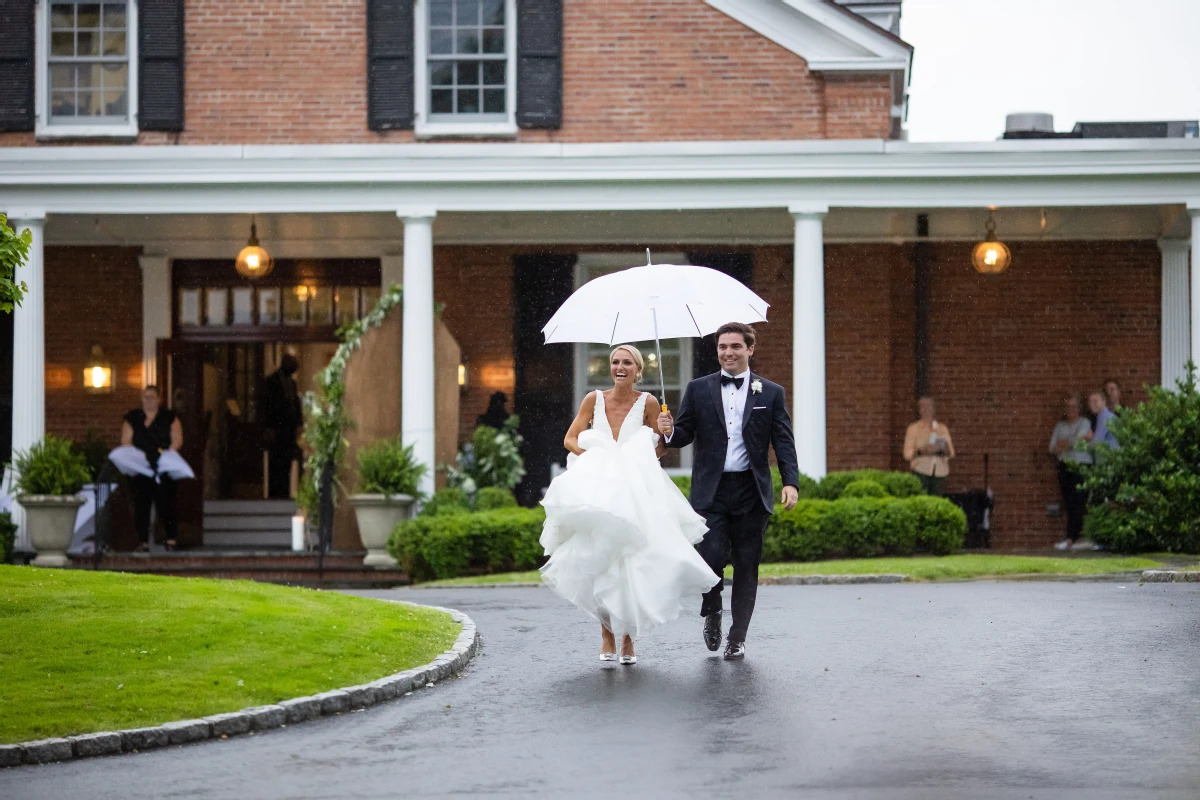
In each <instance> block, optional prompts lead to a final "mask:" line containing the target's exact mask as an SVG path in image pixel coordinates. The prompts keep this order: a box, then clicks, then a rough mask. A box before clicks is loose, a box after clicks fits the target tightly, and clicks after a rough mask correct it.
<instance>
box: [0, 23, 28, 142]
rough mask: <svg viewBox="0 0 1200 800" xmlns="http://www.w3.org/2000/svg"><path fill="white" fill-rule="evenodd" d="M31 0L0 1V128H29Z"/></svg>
mask: <svg viewBox="0 0 1200 800" xmlns="http://www.w3.org/2000/svg"><path fill="white" fill-rule="evenodd" d="M33 7H34V6H33V0H0V131H31V130H33V120H34V110H33V73H34V64H33V60H34V47H33V37H34V32H35V26H34V21H33Z"/></svg>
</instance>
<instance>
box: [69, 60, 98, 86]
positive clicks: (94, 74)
mask: <svg viewBox="0 0 1200 800" xmlns="http://www.w3.org/2000/svg"><path fill="white" fill-rule="evenodd" d="M75 85H76V86H78V87H79V88H80V89H91V88H92V87H93V86H94V87H95V88H97V89H99V88H100V65H99V64H79V65H77V66H76V67H75Z"/></svg>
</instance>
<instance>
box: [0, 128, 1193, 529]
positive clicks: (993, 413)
mask: <svg viewBox="0 0 1200 800" xmlns="http://www.w3.org/2000/svg"><path fill="white" fill-rule="evenodd" d="M81 150H82V149H81ZM81 150H62V151H57V152H47V151H34V152H30V151H28V150H22V151H15V150H6V151H0V161H4V162H5V170H4V173H3V176H2V177H0V182H3V183H4V184H6V185H5V192H4V195H5V198H6V199H5V204H6V206H7V208H6V209H5V210H6V211H7V213H8V214H9V218H10V224H12V225H13V226H14V227H18V228H20V227H28V228H30V229H31V230H32V231H33V232H34V247H33V252H32V257H31V259H30V263H29V264H28V265H27V266H26V267H25V268H23V270H22V273H23V274H22V275H21V277H22V278H23V279H24V280H25V281H26V282H27V283H28V284H29V285H30V294H29V296H28V298H27V300H26V302H25V304H24V306H23V307H22V308H21V309H19V310H18V311H17V312H16V313H15V314H14V316H13V325H14V328H13V383H12V386H13V393H12V398H13V411H12V442H13V446H14V447H15V448H16V449H25V448H27V447H28V446H29V445H30V444H32V443H33V442H35V441H36V440H37V439H38V438H40V437H41V435H43V433H44V432H46V431H50V432H52V433H58V434H60V435H71V436H72V438H77V437H79V436H80V435H81V434H82V433H83V431H84V430H86V427H89V426H90V427H95V428H96V429H97V430H104V429H105V426H108V421H109V420H112V419H114V417H113V414H114V413H117V414H118V415H119V413H120V412H115V409H116V407H117V406H119V405H121V404H124V405H127V406H129V407H132V406H133V405H135V404H136V401H135V400H133V399H131V398H134V397H135V395H136V391H137V390H138V389H140V388H141V386H144V385H147V384H149V383H155V382H159V381H161V376H159V375H158V372H159V370H160V369H161V367H160V366H159V364H160V359H159V354H160V349H161V345H160V342H161V341H162V340H177V339H179V338H181V335H180V334H181V322H180V318H179V311H180V308H181V301H180V295H179V292H180V291H182V290H183V289H186V288H187V287H186V286H183V285H182V284H181V283H180V275H181V274H182V272H183V271H184V270H182V268H181V267H182V265H186V264H189V263H191V264H194V263H199V262H201V261H206V260H207V261H215V262H222V261H223V262H225V263H227V265H228V270H229V272H231V273H232V259H233V255H234V254H236V253H237V251H238V249H239V248H240V247H242V246H243V245H244V243H245V238H246V235H247V230H248V223H249V215H250V214H254V215H255V217H256V220H257V224H258V233H259V237H260V239H261V240H262V242H263V244H264V245H265V246H266V247H267V248H268V249H269V250H270V252H271V254H272V255H273V256H274V257H275V258H276V259H281V260H287V259H292V260H296V261H306V262H313V263H315V262H323V263H325V264H327V265H328V269H329V270H332V271H333V277H331V278H330V281H331V286H336V285H338V284H339V282H343V283H344V281H342V279H341V278H339V277H338V272H337V271H338V270H339V269H340V270H342V273H341V274H342V275H349V274H350V273H351V272H353V271H354V269H357V268H351V267H349V266H347V265H349V264H352V263H362V264H367V265H373V266H370V267H369V269H374V270H377V271H376V272H373V273H372V275H373V276H377V277H372V278H370V279H368V280H365V281H360V283H363V284H364V285H363V286H361V287H357V288H358V290H359V291H360V292H363V291H366V290H368V289H369V288H370V287H369V286H367V283H369V282H370V280H374V281H375V285H376V286H387V285H390V284H391V283H398V284H401V285H403V287H404V290H405V295H404V304H403V315H402V322H401V323H400V324H401V326H402V329H403V331H402V339H401V340H402V342H403V353H402V357H400V358H399V359H398V360H397V363H396V365H395V369H396V371H397V372H398V374H399V390H398V391H399V395H400V397H399V398H389V397H386V396H385V397H381V400H380V401H381V402H390V401H391V400H393V399H394V400H398V403H397V405H399V406H401V407H402V408H403V415H402V419H401V427H402V431H403V436H404V439H405V441H406V442H408V443H411V444H413V445H414V447H415V449H416V453H417V455H418V457H419V458H420V460H421V461H423V462H424V463H428V464H438V463H441V462H443V461H444V460H445V459H444V456H443V457H440V458H439V455H438V454H435V447H436V434H435V431H436V430H437V428H438V427H439V424H440V425H442V426H445V425H446V421H445V420H439V419H438V418H437V417H438V415H437V403H436V401H435V392H434V386H435V383H436V381H435V377H434V376H435V372H434V370H435V363H436V358H435V355H434V341H435V337H434V331H435V325H436V322H435V306H438V307H441V308H442V309H443V310H442V311H441V317H440V318H441V321H442V322H443V323H444V325H445V327H446V329H447V330H448V331H449V333H450V334H451V335H452V336H453V338H454V339H455V340H456V341H457V343H458V345H459V346H460V347H461V353H462V360H461V363H462V366H463V374H462V387H461V390H460V395H459V405H460V411H459V413H458V415H457V417H458V418H457V419H456V420H454V421H453V425H454V426H456V427H457V429H458V433H459V438H460V439H465V438H466V437H467V436H469V435H470V432H471V430H473V428H474V426H475V422H476V418H477V417H478V416H479V415H480V414H482V413H483V412H484V410H485V408H486V406H487V404H488V401H489V399H490V398H491V396H492V395H493V394H494V393H495V392H504V393H505V395H506V396H507V397H508V399H509V406H508V410H509V411H514V412H516V413H519V414H521V416H522V429H523V431H524V432H525V435H526V437H527V446H528V450H527V452H526V460H527V465H528V468H529V471H530V477H529V480H528V481H527V483H526V485H525V486H524V487H523V489H524V491H523V492H522V494H523V498H524V499H525V500H526V501H529V502H532V501H536V499H537V497H538V496H539V492H540V489H541V488H542V487H543V486H544V485H545V484H546V483H547V482H548V480H549V476H550V471H551V464H553V463H555V462H558V461H560V460H561V458H562V451H561V447H560V445H561V437H562V431H563V430H564V429H565V427H566V425H567V423H568V422H569V420H570V417H571V415H572V413H573V411H574V409H575V408H576V407H577V404H578V402H579V400H580V399H581V397H582V395H583V393H585V392H586V391H587V390H588V389H589V388H590V387H591V384H592V383H593V382H595V381H602V380H603V377H604V376H603V374H599V375H597V374H595V373H596V370H594V369H590V367H593V366H594V365H593V364H592V361H593V359H594V358H595V357H596V353H593V352H591V351H590V350H589V349H588V348H587V347H585V346H575V347H571V346H556V347H544V346H543V345H542V344H541V337H540V334H539V333H538V331H539V330H540V327H541V325H542V323H544V321H545V319H546V318H547V317H548V316H549V314H550V313H551V312H552V311H553V309H554V307H556V305H557V303H558V302H561V299H563V298H564V297H565V295H566V294H569V293H570V291H571V290H573V288H574V287H575V286H576V285H578V284H579V283H580V282H582V281H584V280H586V279H588V278H589V277H591V276H594V275H595V274H597V273H598V272H601V271H605V270H608V269H614V268H620V267H622V266H630V265H634V264H638V263H643V259H644V252H645V248H647V247H649V248H651V250H652V253H653V254H654V257H655V260H656V261H658V260H662V261H666V260H672V261H680V260H687V261H688V262H690V263H697V264H705V265H707V266H712V267H714V268H718V269H722V270H725V271H728V272H731V274H735V275H736V276H737V277H739V278H740V279H742V280H745V281H746V282H748V283H749V284H750V285H751V286H752V287H753V288H754V289H755V291H757V292H758V293H759V294H761V295H762V296H763V297H764V298H765V299H767V301H768V302H770V303H771V304H772V309H771V314H770V319H771V323H770V324H769V325H767V326H765V329H764V330H763V331H762V332H761V336H762V343H761V345H760V347H759V350H758V352H757V354H756V357H755V363H754V368H755V369H756V371H758V372H760V373H762V374H763V375H765V376H767V377H769V378H771V379H773V380H775V381H777V382H779V383H781V384H783V385H784V386H785V387H786V388H787V389H788V391H789V392H790V393H791V397H790V402H791V406H792V410H793V425H794V428H795V430H796V437H797V443H798V447H799V451H800V460H801V470H802V471H804V472H805V473H806V474H809V475H810V476H813V477H819V476H820V475H823V474H824V473H825V472H826V471H827V470H831V469H849V468H858V467H877V468H901V469H902V468H904V466H905V465H904V464H903V461H902V459H901V456H900V450H901V443H902V441H903V434H904V428H905V426H906V425H907V423H908V422H909V421H910V420H911V419H912V417H913V414H914V411H913V405H914V401H915V399H916V397H917V396H919V395H921V394H925V393H929V394H932V395H933V396H934V397H935V398H936V400H937V403H938V414H937V416H938V418H939V419H940V420H942V421H943V422H945V424H947V425H948V426H950V427H951V428H952V429H953V431H954V437H955V441H956V444H957V446H958V450H959V458H958V459H957V460H956V461H955V463H954V466H953V472H952V475H951V480H950V485H949V488H950V490H952V491H957V490H960V489H965V488H978V487H982V485H983V482H984V479H985V478H984V463H985V461H984V457H985V455H986V456H987V463H988V465H989V466H988V475H987V480H988V483H989V484H990V487H991V488H992V489H993V490H994V491H995V493H996V498H997V500H996V503H997V508H996V515H995V517H994V519H993V534H994V535H993V542H994V545H995V546H997V547H1036V546H1044V545H1045V544H1048V543H1049V542H1051V541H1053V540H1054V539H1055V538H1057V536H1058V525H1059V524H1060V523H1059V521H1058V520H1056V519H1054V518H1052V517H1048V516H1047V506H1048V505H1051V504H1054V503H1056V502H1057V490H1056V487H1055V485H1054V479H1053V465H1052V463H1051V462H1050V459H1049V456H1048V454H1046V440H1047V439H1048V437H1049V430H1050V428H1051V427H1052V426H1053V424H1054V422H1055V421H1056V419H1057V409H1059V408H1060V407H1061V400H1062V397H1063V396H1064V395H1065V394H1066V393H1069V392H1079V391H1084V390H1088V389H1091V388H1096V387H1098V386H1099V384H1101V383H1102V382H1103V381H1104V380H1107V379H1109V378H1116V379H1118V380H1119V381H1120V382H1121V383H1122V385H1123V386H1124V388H1125V390H1126V395H1125V402H1126V403H1136V402H1137V401H1138V400H1139V399H1141V397H1142V396H1143V395H1142V392H1141V387H1142V385H1143V384H1156V383H1159V382H1169V381H1171V380H1173V379H1174V378H1175V377H1177V376H1179V375H1180V374H1182V371H1183V365H1184V363H1185V362H1186V361H1187V359H1188V357H1189V355H1190V353H1191V352H1192V351H1193V348H1194V347H1196V346H1198V343H1195V342H1194V336H1195V335H1196V334H1197V332H1200V326H1196V325H1193V324H1192V321H1191V317H1192V311H1191V309H1193V308H1195V307H1197V303H1196V302H1189V291H1190V290H1189V286H1190V287H1196V286H1197V285H1198V282H1197V281H1196V280H1195V279H1194V276H1193V277H1192V279H1189V270H1190V267H1189V257H1188V253H1189V249H1190V246H1191V242H1192V241H1193V240H1195V239H1196V237H1197V236H1198V235H1200V148H1198V147H1196V146H1195V143H1193V142H1189V141H1187V140H1177V141H1136V142H1134V141H1106V142H1098V141H1089V142H1069V141H1039V142H1011V141H1010V142H997V143H987V144H978V145H954V146H949V145H946V146H937V145H911V144H906V143H897V142H838V143H832V142H828V143H826V142H790V143H746V144H737V145H730V144H721V145H708V144H684V145H680V144H671V145H605V146H586V145H563V146H557V145H448V146H439V147H435V148H430V147H428V146H421V145H411V146H408V145H402V146H379V147H376V146H361V147H360V146H354V147H340V146H339V147H335V146H329V147H298V148H297V147H216V148H165V147H164V148H153V147H139V148H88V149H87V150H86V152H81ZM993 207H994V208H995V211H994V219H995V223H996V229H997V234H998V236H999V238H1000V239H1001V240H1002V241H1004V242H1006V243H1007V244H1008V245H1009V246H1010V247H1011V248H1012V252H1013V265H1012V267H1010V269H1009V270H1007V271H1006V272H1005V273H1003V274H1001V275H996V276H986V275H979V274H977V273H976V272H975V271H974V270H973V269H972V267H971V264H970V249H971V247H972V246H973V245H974V243H975V242H977V241H979V240H980V239H981V238H982V237H983V233H984V230H985V226H986V222H987V219H988V213H989V211H988V209H989V208H993ZM338 265H341V266H340V267H339V266H338ZM363 269H368V268H367V267H364V268H363ZM364 274H365V273H364ZM114 283H115V284H116V285H118V286H120V287H122V288H121V291H120V292H119V295H120V296H121V297H123V298H124V299H123V300H122V301H121V302H115V301H114V302H115V304H114V305H110V306H108V307H107V308H106V307H105V305H104V302H103V301H102V300H101V298H103V297H105V296H107V295H105V294H104V289H105V287H108V288H111V287H112V286H113V285H114ZM300 285H304V283H303V281H298V282H297V286H300ZM355 285H356V286H357V284H355ZM361 296H368V295H361V294H360V297H361ZM360 302H362V301H360ZM253 307H254V308H258V307H259V306H258V305H257V303H256V302H255V303H254V305H253ZM118 308H121V309H125V311H124V312H119V311H117V309H118ZM227 313H231V312H227ZM335 313H336V312H335ZM85 323H86V324H85ZM94 339H102V340H103V341H99V342H97V341H92V340H94ZM109 341H111V342H114V344H113V345H108V344H105V342H109ZM117 342H119V343H120V344H115V343H117ZM94 343H101V344H105V349H106V350H108V351H109V356H110V358H111V359H112V361H113V366H114V373H115V374H116V376H117V380H118V390H117V391H115V392H114V395H113V398H114V399H112V400H108V399H105V400H104V402H103V403H101V402H99V401H97V400H96V399H95V398H94V397H93V396H88V395H83V394H82V387H80V386H78V383H79V380H78V375H79V374H80V371H81V368H82V365H83V361H84V360H85V359H86V358H87V352H88V348H89V347H90V345H91V344H94ZM706 358H707V354H706V351H705V344H704V343H703V342H700V341H697V342H682V343H675V344H674V345H672V346H671V347H670V348H669V349H668V352H667V353H664V364H663V365H662V367H663V369H664V372H665V375H666V377H668V379H669V381H668V382H669V385H668V395H669V397H668V400H669V401H670V400H671V399H672V398H671V397H670V395H676V396H677V392H678V391H679V390H680V389H681V387H682V386H683V385H684V384H685V383H686V381H687V380H688V379H690V378H691V377H694V376H698V375H700V374H704V373H705V372H706V371H707V370H708V368H709V367H707V366H706V365H707V364H708V363H709V362H708V361H707V360H706ZM75 361H78V362H79V363H78V364H75V363H74V362H75ZM456 366H457V365H456ZM116 398H119V400H118V399H116ZM108 405H113V408H111V409H110V408H108ZM123 410H125V409H124V408H122V409H120V411H121V412H123ZM72 426H74V427H72ZM108 427H111V426H108ZM672 466H674V467H676V468H680V469H684V468H686V466H687V464H686V455H685V456H684V460H683V461H681V462H679V463H678V464H674V465H672ZM425 488H426V490H428V489H430V488H432V478H430V479H428V480H427V484H426V487H425Z"/></svg>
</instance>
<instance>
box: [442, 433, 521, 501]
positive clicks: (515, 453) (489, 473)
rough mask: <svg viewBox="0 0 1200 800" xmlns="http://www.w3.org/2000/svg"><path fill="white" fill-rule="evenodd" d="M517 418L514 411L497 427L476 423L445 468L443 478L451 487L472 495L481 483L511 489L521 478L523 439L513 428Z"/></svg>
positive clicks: (482, 485) (481, 485)
mask: <svg viewBox="0 0 1200 800" xmlns="http://www.w3.org/2000/svg"><path fill="white" fill-rule="evenodd" d="M520 425H521V420H520V418H519V417H517V416H516V415H515V414H514V415H513V416H511V417H509V418H508V419H507V420H505V421H504V425H503V426H502V427H501V428H500V429H499V430H497V429H495V428H492V427H489V426H487V425H480V426H479V427H477V428H476V429H475V433H474V434H472V436H471V441H470V442H469V443H468V444H466V445H464V446H463V448H462V449H461V450H459V451H458V455H457V456H456V457H455V460H454V465H453V466H451V467H448V468H447V472H446V478H447V480H448V481H449V483H450V485H451V486H454V487H457V488H461V489H462V490H464V491H465V492H466V493H467V494H469V495H473V494H475V492H477V491H478V490H480V489H482V488H484V487H485V486H499V487H500V488H501V489H512V488H513V487H514V486H516V485H517V484H518V483H520V482H521V479H522V478H524V477H525V462H524V460H523V459H522V458H521V442H523V441H524V438H523V437H522V436H521V434H520V433H518V432H517V429H518V428H519V427H520Z"/></svg>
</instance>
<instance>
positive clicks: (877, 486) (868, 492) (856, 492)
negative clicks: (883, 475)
mask: <svg viewBox="0 0 1200 800" xmlns="http://www.w3.org/2000/svg"><path fill="white" fill-rule="evenodd" d="M887 496H888V490H887V489H885V488H883V484H882V483H879V482H878V481H873V480H870V479H868V478H859V479H858V480H856V481H850V482H849V483H847V484H846V488H845V489H843V490H842V497H887Z"/></svg>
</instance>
